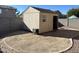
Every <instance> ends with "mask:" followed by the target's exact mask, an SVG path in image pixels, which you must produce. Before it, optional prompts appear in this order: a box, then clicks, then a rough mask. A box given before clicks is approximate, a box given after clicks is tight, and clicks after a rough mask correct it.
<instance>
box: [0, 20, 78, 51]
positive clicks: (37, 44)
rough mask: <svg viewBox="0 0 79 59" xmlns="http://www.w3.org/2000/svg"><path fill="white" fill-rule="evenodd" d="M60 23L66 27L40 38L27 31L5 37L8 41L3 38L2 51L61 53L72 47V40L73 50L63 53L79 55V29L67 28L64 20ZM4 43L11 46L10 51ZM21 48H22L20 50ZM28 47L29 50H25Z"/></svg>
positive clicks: (42, 35)
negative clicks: (70, 39)
mask: <svg viewBox="0 0 79 59" xmlns="http://www.w3.org/2000/svg"><path fill="white" fill-rule="evenodd" d="M60 23H62V24H63V23H64V25H63V26H61V27H59V30H57V31H54V32H48V33H43V34H41V35H40V36H38V35H34V34H32V33H28V32H25V31H20V32H15V33H11V34H9V35H7V36H5V37H6V39H4V40H2V38H1V40H0V42H1V44H0V45H1V49H2V50H3V51H5V52H16V51H17V52H18V51H20V52H28V51H30V52H36V51H37V52H59V51H61V50H64V49H65V48H69V47H68V46H71V43H70V41H69V38H72V41H73V45H72V48H70V49H68V50H66V51H64V52H63V53H78V52H79V29H74V28H69V27H67V26H66V25H67V21H66V20H63V21H61V20H60ZM35 37H36V38H35ZM10 38H11V39H10ZM26 38H27V39H26ZM36 39H37V40H36ZM48 39H50V40H48ZM52 39H54V40H52ZM13 41H14V42H13ZM29 42H30V43H29ZM3 43H7V44H9V46H8V47H9V48H10V49H9V48H7V47H6V45H5V44H3ZM66 43H67V44H66ZM10 46H11V47H10ZM19 46H21V47H22V48H20V47H19ZM26 46H27V47H28V48H25V47H26ZM42 47H44V48H42ZM13 48H14V49H13ZM53 48H54V49H53ZM23 49H24V50H23ZM6 50H9V51H6ZM14 50H15V51H14ZM26 50H27V51H26Z"/></svg>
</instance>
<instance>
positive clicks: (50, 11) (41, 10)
mask: <svg viewBox="0 0 79 59" xmlns="http://www.w3.org/2000/svg"><path fill="white" fill-rule="evenodd" d="M32 8H34V9H36V10H38V11H40V12H45V13H55V12H54V11H52V10H49V9H43V8H38V7H32Z"/></svg>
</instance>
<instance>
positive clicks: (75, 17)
mask: <svg viewBox="0 0 79 59" xmlns="http://www.w3.org/2000/svg"><path fill="white" fill-rule="evenodd" d="M69 19H78V17H77V16H75V15H72V16H70V17H69Z"/></svg>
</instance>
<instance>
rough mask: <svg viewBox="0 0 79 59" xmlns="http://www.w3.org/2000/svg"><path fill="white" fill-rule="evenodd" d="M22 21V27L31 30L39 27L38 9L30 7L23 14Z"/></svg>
mask: <svg viewBox="0 0 79 59" xmlns="http://www.w3.org/2000/svg"><path fill="white" fill-rule="evenodd" d="M23 22H24V24H25V26H24V29H28V30H30V31H33V29H39V11H37V10H36V9H34V8H31V7H30V8H29V9H28V10H27V11H25V12H24V14H23Z"/></svg>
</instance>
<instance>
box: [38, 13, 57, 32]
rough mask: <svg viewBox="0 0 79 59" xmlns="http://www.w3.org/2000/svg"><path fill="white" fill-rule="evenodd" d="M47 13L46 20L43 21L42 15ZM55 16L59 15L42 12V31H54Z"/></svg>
mask: <svg viewBox="0 0 79 59" xmlns="http://www.w3.org/2000/svg"><path fill="white" fill-rule="evenodd" d="M43 15H46V17H47V19H46V22H43V18H42V16H43ZM53 16H57V15H56V14H53V13H40V30H39V32H40V33H43V32H49V31H53Z"/></svg>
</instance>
